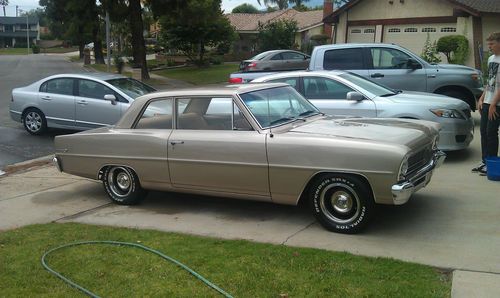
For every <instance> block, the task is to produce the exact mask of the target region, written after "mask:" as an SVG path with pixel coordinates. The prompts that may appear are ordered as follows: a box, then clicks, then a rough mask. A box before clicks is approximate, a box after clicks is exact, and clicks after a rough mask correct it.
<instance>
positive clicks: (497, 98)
mask: <svg viewBox="0 0 500 298" xmlns="http://www.w3.org/2000/svg"><path fill="white" fill-rule="evenodd" d="M499 102H500V89H497V91H496V92H495V93H494V94H493V99H492V100H491V103H490V108H489V109H488V119H489V120H495V119H497V118H498V113H497V104H498V103H499Z"/></svg>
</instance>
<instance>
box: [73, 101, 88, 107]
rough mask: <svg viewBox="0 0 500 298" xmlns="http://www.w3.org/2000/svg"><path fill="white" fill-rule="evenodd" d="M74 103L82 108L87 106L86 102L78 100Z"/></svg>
mask: <svg viewBox="0 0 500 298" xmlns="http://www.w3.org/2000/svg"><path fill="white" fill-rule="evenodd" d="M76 103H77V104H79V105H82V106H86V105H88V104H89V103H88V102H87V101H86V100H79V101H77V102H76Z"/></svg>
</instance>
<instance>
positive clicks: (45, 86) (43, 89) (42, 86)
mask: <svg viewBox="0 0 500 298" xmlns="http://www.w3.org/2000/svg"><path fill="white" fill-rule="evenodd" d="M40 92H47V83H46V82H45V83H43V84H42V85H41V86H40Z"/></svg>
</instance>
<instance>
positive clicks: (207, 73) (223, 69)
mask: <svg viewBox="0 0 500 298" xmlns="http://www.w3.org/2000/svg"><path fill="white" fill-rule="evenodd" d="M238 67H239V66H238V64H222V65H211V66H210V67H208V68H197V67H183V68H174V69H166V70H159V71H155V72H153V73H155V74H158V75H161V76H165V77H168V78H172V79H177V80H181V81H186V82H189V83H192V84H195V85H204V84H215V83H225V82H227V81H228V79H229V74H230V73H232V72H235V71H237V70H238Z"/></svg>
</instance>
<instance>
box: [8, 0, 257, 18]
mask: <svg viewBox="0 0 500 298" xmlns="http://www.w3.org/2000/svg"><path fill="white" fill-rule="evenodd" d="M259 4H260V3H259ZM0 5H1V6H3V16H4V17H6V16H7V14H6V13H5V6H7V5H9V0H0Z"/></svg>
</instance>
